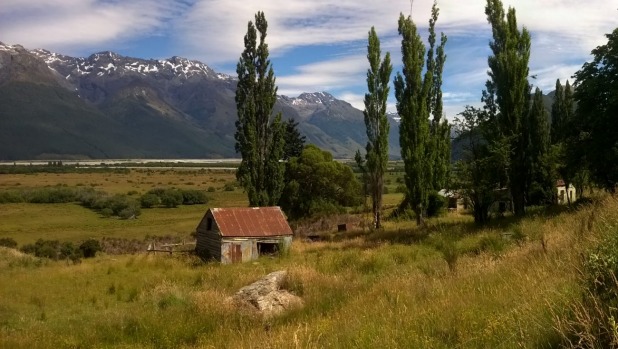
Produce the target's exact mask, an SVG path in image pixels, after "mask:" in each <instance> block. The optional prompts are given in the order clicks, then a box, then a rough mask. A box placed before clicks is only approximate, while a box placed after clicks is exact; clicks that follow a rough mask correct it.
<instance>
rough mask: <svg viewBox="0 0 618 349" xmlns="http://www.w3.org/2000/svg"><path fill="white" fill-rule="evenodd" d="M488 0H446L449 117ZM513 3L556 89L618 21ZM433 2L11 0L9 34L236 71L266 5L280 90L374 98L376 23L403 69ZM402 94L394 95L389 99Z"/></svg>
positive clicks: (3, 16) (476, 53) (592, 0)
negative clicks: (370, 57) (410, 30)
mask: <svg viewBox="0 0 618 349" xmlns="http://www.w3.org/2000/svg"><path fill="white" fill-rule="evenodd" d="M485 3H486V2H485V0H439V1H438V7H439V8H440V17H439V19H438V22H437V24H436V30H437V32H438V33H439V32H444V33H445V34H446V35H447V37H448V41H447V44H446V54H447V60H446V64H445V67H444V74H443V81H444V82H443V86H442V91H443V95H444V97H443V98H444V107H445V108H444V110H445V113H446V116H447V117H448V118H449V119H453V118H454V117H455V116H456V114H457V113H459V112H461V111H462V110H463V109H464V106H465V105H467V104H470V105H479V104H480V97H481V92H482V90H483V88H484V85H485V81H486V80H487V57H488V56H489V55H490V50H489V46H488V44H489V42H490V40H491V28H490V27H489V24H488V23H487V20H486V17H485V13H484V8H485ZM503 3H504V6H505V8H507V7H509V6H510V7H514V8H515V9H516V13H517V20H518V25H519V26H520V27H522V26H525V27H526V28H527V29H528V30H529V31H530V33H531V36H532V48H531V57H530V64H529V66H530V75H534V76H536V79H531V80H530V82H531V83H532V84H534V86H537V87H539V88H541V89H542V90H543V91H544V92H545V93H547V92H550V91H552V90H553V89H554V86H555V82H556V79H560V80H561V81H562V83H564V81H565V80H566V79H570V78H571V76H572V75H573V74H574V73H575V72H576V71H577V70H578V69H579V68H581V66H582V64H584V63H585V62H587V61H590V60H591V55H590V51H591V50H592V49H594V48H595V47H597V46H599V45H602V44H604V43H606V42H607V39H606V37H605V34H606V33H610V32H611V31H612V30H613V29H614V28H616V27H618V0H588V1H581V0H578V1H575V0H510V1H508V0H503ZM432 5H433V0H414V1H413V2H412V3H411V2H410V0H384V1H376V0H302V1H301V0H261V1H257V0H165V1H161V0H2V5H1V6H0V41H1V42H4V43H5V44H20V45H22V46H24V47H26V48H28V49H35V48H44V49H47V50H50V51H52V52H58V53H62V54H67V55H71V56H77V57H86V56H89V55H90V54H92V53H95V52H100V51H114V52H117V53H119V54H121V55H125V56H131V57H139V58H145V59H149V58H154V59H165V58H169V57H171V56H181V57H185V58H189V59H194V60H199V61H202V62H203V63H205V64H207V65H208V66H210V67H211V68H213V69H214V70H215V71H217V72H221V73H226V74H230V75H233V76H235V75H236V72H235V69H236V63H237V62H238V58H239V56H240V54H241V52H242V50H243V37H244V35H245V33H246V31H247V23H248V21H250V20H253V19H254V15H255V13H256V12H257V11H264V13H265V16H266V19H267V21H268V31H267V38H266V42H267V43H268V45H269V49H270V58H271V60H272V64H273V68H274V71H275V75H276V77H277V85H278V88H279V94H282V95H287V96H291V97H295V96H298V95H299V94H300V93H303V92H321V91H324V92H329V93H331V94H332V95H334V96H335V97H337V98H339V99H343V100H345V101H348V102H349V103H351V104H352V105H353V106H355V107H356V108H358V109H361V110H362V109H363V108H364V106H363V98H364V94H365V93H366V91H367V86H366V73H367V68H368V62H367V58H366V55H367V36H368V32H369V30H370V28H371V27H372V26H374V27H375V28H376V31H377V33H378V36H379V37H380V41H381V49H382V52H383V54H384V53H385V52H390V54H391V60H392V62H393V77H394V75H395V73H396V72H397V71H401V53H400V48H401V38H400V37H399V35H398V33H397V19H398V17H399V14H400V13H403V14H404V15H405V16H407V15H411V16H412V19H413V21H414V22H415V23H416V25H417V26H418V28H419V31H420V34H421V36H422V37H423V39H424V40H426V38H427V27H428V20H429V16H430V14H431V6H432ZM571 81H572V79H571ZM391 82H392V78H391ZM392 90H393V87H392V83H391V91H392ZM391 95H392V93H391ZM395 103H396V101H395V99H394V97H392V96H391V98H390V99H389V101H388V109H389V111H393V112H394V111H395Z"/></svg>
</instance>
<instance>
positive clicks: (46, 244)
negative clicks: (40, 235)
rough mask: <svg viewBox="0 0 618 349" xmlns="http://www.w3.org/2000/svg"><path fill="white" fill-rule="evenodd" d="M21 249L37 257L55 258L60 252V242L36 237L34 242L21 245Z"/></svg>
mask: <svg viewBox="0 0 618 349" xmlns="http://www.w3.org/2000/svg"><path fill="white" fill-rule="evenodd" d="M21 251H22V252H24V253H28V254H33V255H35V256H37V257H44V258H49V259H54V260H56V259H58V255H59V253H60V242H59V241H58V240H43V239H38V240H37V241H36V242H35V243H34V244H27V245H24V246H22V248H21Z"/></svg>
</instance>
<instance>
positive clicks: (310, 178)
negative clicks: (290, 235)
mask: <svg viewBox="0 0 618 349" xmlns="http://www.w3.org/2000/svg"><path fill="white" fill-rule="evenodd" d="M286 167H287V168H286V171H285V174H286V186H285V189H284V195H282V197H281V201H280V205H281V208H283V210H284V211H285V213H286V214H287V215H288V217H290V218H292V219H298V218H303V217H308V216H313V215H318V214H330V213H334V212H339V211H341V210H342V209H343V207H344V206H356V205H359V204H360V201H361V198H360V192H361V187H360V184H359V182H358V180H357V179H356V177H355V176H354V173H353V172H352V168H351V167H349V166H346V165H344V164H342V163H340V162H337V161H334V160H333V157H332V155H331V154H330V153H329V152H327V151H324V150H321V149H319V148H318V147H316V146H315V145H312V144H309V145H307V146H306V147H305V149H304V150H303V152H302V154H301V155H300V156H299V157H297V158H291V159H290V161H288V162H287V164H286Z"/></svg>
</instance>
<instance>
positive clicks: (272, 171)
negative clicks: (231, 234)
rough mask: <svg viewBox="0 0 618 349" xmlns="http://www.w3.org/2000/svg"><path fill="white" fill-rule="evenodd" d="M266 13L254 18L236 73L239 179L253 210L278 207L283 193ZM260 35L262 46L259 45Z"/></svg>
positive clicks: (280, 128)
mask: <svg viewBox="0 0 618 349" xmlns="http://www.w3.org/2000/svg"><path fill="white" fill-rule="evenodd" d="M267 28H268V23H267V22H266V18H265V17H264V13H263V12H261V11H260V12H258V13H257V14H256V15H255V25H254V24H253V22H251V21H249V23H248V25H247V34H246V35H245V39H244V42H245V49H244V51H243V53H242V54H241V56H240V59H239V61H238V65H237V66H236V73H237V74H238V85H237V88H236V109H237V113H238V120H237V121H236V134H235V135H234V136H235V138H236V152H239V153H240V154H241V156H242V161H241V163H240V166H239V168H238V171H237V172H236V178H237V179H238V181H239V182H240V184H241V185H242V187H243V188H244V189H245V191H246V192H247V195H248V197H249V205H250V206H270V205H275V204H276V203H277V202H278V200H279V197H280V196H281V192H282V191H283V175H284V166H283V164H282V163H281V162H280V160H281V158H282V157H283V148H284V127H283V123H282V122H281V113H279V114H277V115H275V116H274V117H273V115H272V113H273V106H274V105H275V102H276V100H277V86H276V85H275V73H274V71H273V68H272V66H271V64H270V60H269V59H268V44H266V42H265V39H266V30H267ZM258 33H259V42H258Z"/></svg>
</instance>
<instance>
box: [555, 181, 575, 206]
mask: <svg viewBox="0 0 618 349" xmlns="http://www.w3.org/2000/svg"><path fill="white" fill-rule="evenodd" d="M556 192H557V193H558V204H560V205H564V204H568V203H569V202H575V200H577V192H576V190H575V186H574V185H573V184H569V187H568V188H567V187H566V184H565V183H564V181H563V180H562V179H559V180H557V181H556Z"/></svg>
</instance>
